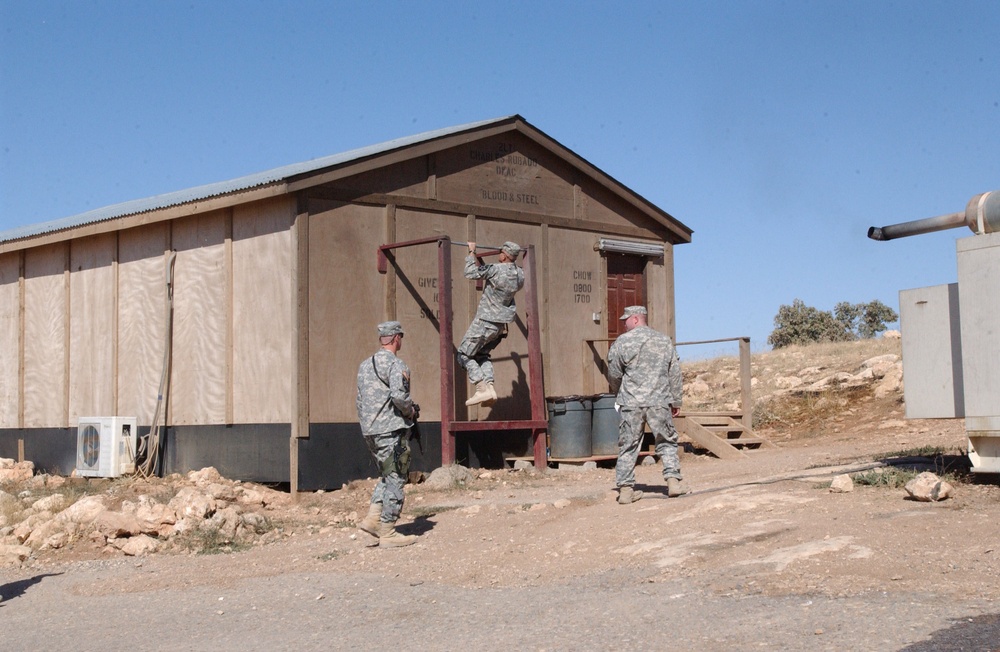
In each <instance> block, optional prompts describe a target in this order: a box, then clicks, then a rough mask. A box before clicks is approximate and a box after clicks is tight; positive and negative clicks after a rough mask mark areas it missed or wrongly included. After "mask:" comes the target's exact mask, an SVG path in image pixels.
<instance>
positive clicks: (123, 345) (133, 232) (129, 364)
mask: <svg viewBox="0 0 1000 652" xmlns="http://www.w3.org/2000/svg"><path fill="white" fill-rule="evenodd" d="M169 249H170V224H169V223H166V222H160V223H157V224H150V225H148V226H143V227H139V228H135V229H127V230H124V231H119V232H118V409H117V414H119V415H123V416H134V417H136V418H137V419H138V421H139V423H140V424H143V425H148V424H149V423H150V422H151V421H152V419H153V413H154V411H155V410H156V398H157V395H158V393H159V389H160V377H161V375H162V372H163V352H164V348H165V346H166V337H167V333H166V322H167V318H166V296H167V271H168V270H167V263H168V255H167V253H166V252H167V251H168V250H169Z"/></svg>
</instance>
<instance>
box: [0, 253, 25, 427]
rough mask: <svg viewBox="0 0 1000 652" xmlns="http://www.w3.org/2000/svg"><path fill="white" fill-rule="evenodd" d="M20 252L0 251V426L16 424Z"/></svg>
mask: <svg viewBox="0 0 1000 652" xmlns="http://www.w3.org/2000/svg"><path fill="white" fill-rule="evenodd" d="M20 270H21V254H20V253H18V252H15V253H9V254H0V428H17V427H18V425H19V423H18V413H19V403H20V400H19V392H20V373H21V372H20V369H21V365H20V350H21V326H20V321H21V318H20V313H21V298H20V297H21V290H20V276H21V271H20Z"/></svg>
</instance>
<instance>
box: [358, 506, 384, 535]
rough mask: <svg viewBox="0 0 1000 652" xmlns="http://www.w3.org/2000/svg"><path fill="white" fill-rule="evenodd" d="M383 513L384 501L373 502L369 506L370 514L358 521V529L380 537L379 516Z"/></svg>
mask: <svg viewBox="0 0 1000 652" xmlns="http://www.w3.org/2000/svg"><path fill="white" fill-rule="evenodd" d="M381 515H382V503H372V504H371V505H369V506H368V515H367V516H365V517H364V519H363V520H362V521H361V522H360V523H358V529H359V530H361V531H362V532H367V533H368V534H370V535H372V536H373V537H378V524H379V520H378V519H379V517H380V516H381Z"/></svg>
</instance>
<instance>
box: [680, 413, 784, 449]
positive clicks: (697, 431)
mask: <svg viewBox="0 0 1000 652" xmlns="http://www.w3.org/2000/svg"><path fill="white" fill-rule="evenodd" d="M676 422H677V431H678V432H679V433H680V434H682V435H685V436H686V437H687V438H688V439H690V440H691V441H693V442H694V443H696V444H698V445H699V446H701V447H702V448H705V449H707V450H708V451H709V452H710V453H712V454H713V455H715V456H716V457H718V458H720V459H738V458H741V457H746V455H745V454H744V452H743V451H744V450H745V449H755V448H776V446H775V445H774V444H772V443H771V442H769V441H768V440H767V439H764V438H763V437H761V436H759V435H757V434H756V433H754V432H753V431H752V430H751V429H750V428H747V427H746V426H744V425H743V423H741V422H740V421H738V420H736V419H734V418H733V417H732V416H731V415H729V414H725V413H692V414H681V415H680V416H679V417H678V418H677V420H676Z"/></svg>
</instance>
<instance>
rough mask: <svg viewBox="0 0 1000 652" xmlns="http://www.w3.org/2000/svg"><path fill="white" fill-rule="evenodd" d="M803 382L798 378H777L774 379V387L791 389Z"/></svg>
mask: <svg viewBox="0 0 1000 652" xmlns="http://www.w3.org/2000/svg"><path fill="white" fill-rule="evenodd" d="M803 382H804V381H803V380H802V379H801V378H799V377H798V376H777V377H775V379H774V386H775V387H777V388H778V389H792V388H794V387H798V386H799V385H801V384H802V383H803Z"/></svg>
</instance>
